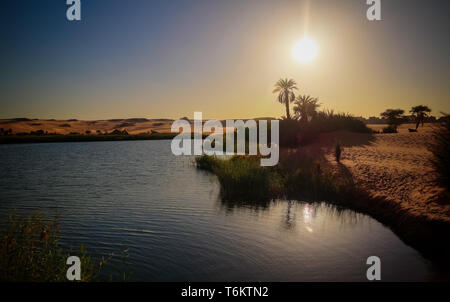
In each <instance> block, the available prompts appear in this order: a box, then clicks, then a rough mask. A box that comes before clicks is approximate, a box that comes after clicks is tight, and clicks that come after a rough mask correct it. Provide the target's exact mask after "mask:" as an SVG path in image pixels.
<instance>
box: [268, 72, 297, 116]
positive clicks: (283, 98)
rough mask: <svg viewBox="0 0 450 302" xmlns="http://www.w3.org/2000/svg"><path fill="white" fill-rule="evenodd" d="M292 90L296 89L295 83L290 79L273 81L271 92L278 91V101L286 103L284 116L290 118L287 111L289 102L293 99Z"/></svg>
mask: <svg viewBox="0 0 450 302" xmlns="http://www.w3.org/2000/svg"><path fill="white" fill-rule="evenodd" d="M294 90H297V83H295V81H294V80H292V79H289V80H288V79H280V80H279V81H278V82H276V83H275V89H274V90H273V93H277V92H278V98H277V99H278V102H280V103H281V104H285V105H286V118H287V119H288V120H289V119H291V115H290V113H289V103H292V102H293V101H294V100H295V94H294Z"/></svg>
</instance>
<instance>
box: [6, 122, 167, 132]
mask: <svg viewBox="0 0 450 302" xmlns="http://www.w3.org/2000/svg"><path fill="white" fill-rule="evenodd" d="M172 122H173V121H172V120H168V119H114V120H97V121H77V120H27V121H15V120H0V128H3V129H5V130H8V129H11V130H12V131H13V133H20V132H28V133H29V132H30V131H37V130H40V129H42V130H44V132H45V131H48V133H55V132H56V133H58V134H69V133H71V132H77V133H80V134H84V133H86V131H88V130H89V131H91V133H92V134H96V132H97V130H98V131H101V132H102V133H104V132H105V131H107V132H111V131H113V130H114V129H118V130H125V129H126V130H127V131H128V133H130V134H139V133H145V132H149V131H151V130H155V131H158V132H170V127H171V125H172Z"/></svg>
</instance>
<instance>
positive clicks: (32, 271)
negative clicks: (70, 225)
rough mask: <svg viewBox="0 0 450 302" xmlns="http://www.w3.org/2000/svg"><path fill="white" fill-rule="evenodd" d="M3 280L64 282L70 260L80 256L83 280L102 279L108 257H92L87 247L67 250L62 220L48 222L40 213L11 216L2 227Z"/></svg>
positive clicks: (0, 272)
mask: <svg viewBox="0 0 450 302" xmlns="http://www.w3.org/2000/svg"><path fill="white" fill-rule="evenodd" d="M1 236H2V237H1V242H0V281H14V282H63V281H68V280H67V277H66V272H67V269H68V268H69V266H68V265H66V260H67V258H68V257H69V256H71V255H77V256H78V257H79V258H80V263H81V281H100V273H101V271H102V268H103V266H104V265H105V264H106V262H107V259H104V258H102V259H101V260H94V259H92V258H91V257H90V256H89V255H88V254H87V252H86V249H85V248H84V246H81V247H80V249H79V250H78V251H73V250H69V251H64V250H63V249H62V248H61V247H60V244H59V241H60V237H59V223H58V220H57V219H54V220H51V221H48V220H47V219H46V217H45V216H44V215H42V214H41V213H40V212H36V213H35V214H33V215H31V216H28V217H18V216H16V215H15V214H11V215H10V216H9V220H8V222H7V224H6V226H5V227H4V228H3V229H2V230H1Z"/></svg>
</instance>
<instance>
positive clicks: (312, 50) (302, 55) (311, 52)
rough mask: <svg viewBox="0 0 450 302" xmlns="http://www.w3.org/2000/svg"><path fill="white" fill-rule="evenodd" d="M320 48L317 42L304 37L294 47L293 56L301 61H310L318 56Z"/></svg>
mask: <svg viewBox="0 0 450 302" xmlns="http://www.w3.org/2000/svg"><path fill="white" fill-rule="evenodd" d="M318 49H319V48H318V46H317V44H316V42H314V41H313V40H311V39H310V38H308V37H304V38H303V39H301V40H300V41H299V42H297V43H296V44H295V45H294V47H293V48H292V56H293V57H294V58H295V59H296V60H297V61H299V62H302V63H309V62H311V61H312V60H314V59H315V57H316V56H317V52H318Z"/></svg>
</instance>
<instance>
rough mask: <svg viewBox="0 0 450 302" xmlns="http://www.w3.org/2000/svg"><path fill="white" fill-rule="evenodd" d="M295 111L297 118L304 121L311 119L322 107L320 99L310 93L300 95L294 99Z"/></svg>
mask: <svg viewBox="0 0 450 302" xmlns="http://www.w3.org/2000/svg"><path fill="white" fill-rule="evenodd" d="M294 104H295V106H294V113H295V117H296V118H300V119H301V121H303V122H308V121H310V120H311V119H312V118H313V117H314V116H315V115H316V114H317V108H319V107H320V104H319V100H318V99H317V98H314V97H311V96H309V95H299V96H298V97H297V98H296V99H295V101H294Z"/></svg>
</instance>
